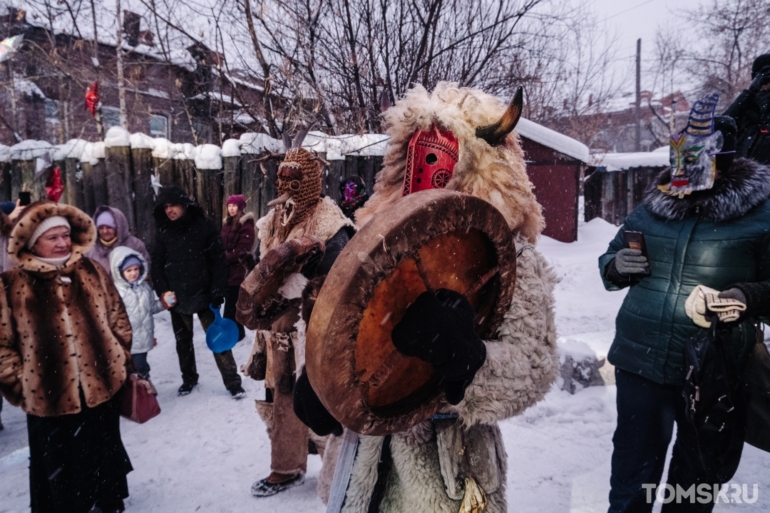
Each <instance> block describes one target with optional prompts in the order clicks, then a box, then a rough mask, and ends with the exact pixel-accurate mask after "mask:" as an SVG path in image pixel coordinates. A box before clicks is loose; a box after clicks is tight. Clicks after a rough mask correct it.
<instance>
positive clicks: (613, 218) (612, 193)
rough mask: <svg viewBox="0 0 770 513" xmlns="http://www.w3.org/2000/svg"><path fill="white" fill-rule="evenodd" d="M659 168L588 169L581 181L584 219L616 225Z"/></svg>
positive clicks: (637, 202)
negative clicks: (595, 219)
mask: <svg viewBox="0 0 770 513" xmlns="http://www.w3.org/2000/svg"><path fill="white" fill-rule="evenodd" d="M658 173H660V168H651V167H649V168H648V167H637V168H633V169H627V170H622V171H610V172H606V171H599V170H598V169H597V168H595V167H591V168H588V171H587V172H586V178H585V180H584V182H583V195H584V199H585V220H586V221H590V220H591V219H594V218H596V217H600V218H602V219H604V220H605V221H607V222H610V223H612V224H614V225H616V226H620V225H621V224H623V220H624V219H625V218H626V216H627V215H628V214H630V213H631V211H632V210H634V209H635V208H636V207H637V206H639V204H640V203H641V202H642V200H643V199H644V193H645V191H646V190H647V188H648V187H649V186H650V184H651V183H652V182H653V181H654V180H655V177H656V176H657V174H658Z"/></svg>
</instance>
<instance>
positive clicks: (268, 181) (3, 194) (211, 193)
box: [0, 146, 382, 246]
mask: <svg viewBox="0 0 770 513" xmlns="http://www.w3.org/2000/svg"><path fill="white" fill-rule="evenodd" d="M104 154H105V156H104V157H103V158H102V157H101V156H99V157H98V158H93V156H92V155H89V156H87V157H84V160H81V159H80V158H75V157H67V158H64V159H61V160H58V161H54V166H59V168H60V170H61V174H62V180H63V181H64V183H65V190H64V194H63V195H62V198H61V200H60V202H61V203H66V204H70V205H74V206H76V207H78V208H80V209H81V210H83V211H85V212H86V213H88V214H93V212H94V210H96V207H98V206H99V205H104V204H107V205H110V206H113V207H115V208H118V209H120V210H122V211H123V213H124V214H125V215H126V217H127V218H128V220H129V224H130V227H131V231H132V233H133V234H134V235H136V236H137V237H139V238H140V239H142V240H143V241H144V242H145V243H146V244H148V246H151V245H152V243H153V241H154V232H155V222H154V219H153V217H152V210H153V207H154V202H155V192H154V190H153V188H152V186H151V175H154V176H155V177H156V178H157V179H158V180H159V181H160V183H161V185H162V186H165V187H168V186H171V185H177V186H179V187H182V188H183V189H184V190H185V191H187V193H188V194H189V195H191V197H193V198H194V199H195V200H196V202H198V204H199V205H201V207H203V209H204V210H205V211H206V214H207V215H208V216H209V217H211V218H212V219H213V220H214V221H215V222H216V223H217V224H220V225H221V222H222V220H223V218H224V217H225V215H226V206H225V201H226V199H227V197H228V196H230V195H231V194H243V195H244V196H245V197H246V205H247V208H246V210H247V211H250V212H253V213H254V214H255V215H256V216H258V217H261V216H264V215H265V214H266V213H267V212H268V210H269V208H268V206H267V204H268V203H269V202H270V201H271V200H273V199H275V197H276V187H275V181H276V172H277V171H278V165H279V164H280V162H281V160H282V159H283V155H277V154H273V153H268V152H265V153H261V154H248V153H244V154H242V155H240V156H227V157H223V158H222V159H221V161H222V165H221V167H220V168H218V169H205V168H198V167H197V166H196V163H195V160H194V159H193V158H189V157H185V156H183V155H179V154H177V155H175V156H173V157H170V158H161V157H158V156H153V150H152V149H150V148H143V147H138V148H132V147H127V146H117V147H108V148H105V151H104ZM320 156H321V157H324V156H325V155H324V154H320ZM85 159H90V160H85ZM35 165H36V161H35V160H34V159H32V160H11V161H9V162H0V201H7V200H15V199H16V198H17V197H18V194H19V191H22V190H28V191H30V192H31V193H32V199H33V201H35V200H39V199H43V198H45V181H46V180H47V178H48V173H49V172H50V171H46V172H44V173H41V175H40V176H38V177H35ZM381 168H382V157H381V156H350V155H348V156H345V159H344V160H332V161H331V162H330V166H328V168H327V169H326V170H325V171H324V175H323V193H324V194H325V195H327V196H329V197H330V198H332V199H334V200H335V201H336V200H338V199H339V183H340V180H341V179H344V178H347V177H349V176H352V175H359V176H361V177H362V179H363V180H364V183H365V184H366V187H367V191H368V192H369V194H371V193H372V188H373V186H374V177H375V175H376V174H377V172H379V170H380V169H381Z"/></svg>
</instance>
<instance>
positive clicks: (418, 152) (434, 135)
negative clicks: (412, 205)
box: [404, 87, 523, 196]
mask: <svg viewBox="0 0 770 513" xmlns="http://www.w3.org/2000/svg"><path fill="white" fill-rule="evenodd" d="M522 105H523V94H522V89H521V87H519V89H518V90H517V91H516V94H515V95H514V97H513V100H512V101H511V103H510V105H508V108H507V109H506V111H505V113H504V114H503V116H502V117H501V118H500V120H499V121H497V122H496V123H493V124H491V125H486V126H481V127H478V128H476V137H478V138H480V139H483V140H484V141H486V142H487V143H488V144H489V145H490V146H497V145H498V144H500V143H501V142H503V141H504V140H505V138H506V137H507V136H508V134H509V133H511V132H512V131H513V129H514V128H515V127H516V123H518V121H519V118H520V117H521V109H522ZM459 152H460V144H459V142H458V140H457V138H456V137H455V135H454V134H453V133H452V132H451V131H449V130H445V129H441V128H439V127H438V126H436V125H433V126H431V128H430V130H427V131H425V130H420V131H416V132H414V134H413V135H412V137H411V139H410V140H409V149H408V150H407V154H406V172H405V173H404V196H406V195H407V194H411V193H413V192H419V191H424V190H428V189H443V188H445V187H446V186H447V184H448V183H449V181H450V180H451V179H452V175H453V174H454V168H455V164H457V161H458V160H459V159H460V155H459Z"/></svg>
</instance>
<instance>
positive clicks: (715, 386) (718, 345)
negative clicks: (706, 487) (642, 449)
mask: <svg viewBox="0 0 770 513" xmlns="http://www.w3.org/2000/svg"><path fill="white" fill-rule="evenodd" d="M730 334H731V330H730V327H729V325H727V324H724V323H719V322H716V321H713V322H712V326H711V328H709V329H702V330H700V331H699V332H698V334H697V335H695V336H693V337H690V338H689V339H688V340H687V341H686V342H685V345H684V362H685V372H686V377H685V384H684V388H683V390H682V393H683V395H684V400H685V405H686V410H685V417H686V419H687V423H686V425H684V426H679V429H681V430H682V431H684V432H683V433H682V434H685V435H689V436H682V437H679V438H678V439H677V443H681V444H683V447H682V449H684V450H683V454H684V456H685V459H686V460H687V465H688V467H689V468H690V469H691V470H692V471H693V472H695V473H696V475H698V476H699V477H701V482H708V483H725V482H727V481H729V480H730V479H731V478H732V477H733V475H734V474H735V471H736V470H737V469H738V463H740V460H741V453H742V451H743V441H744V439H745V437H746V399H745V395H744V389H743V384H742V383H741V380H740V375H739V372H738V365H737V363H736V361H735V357H734V355H733V351H732V349H731V348H730V344H731V336H730Z"/></svg>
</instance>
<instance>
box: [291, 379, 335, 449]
mask: <svg viewBox="0 0 770 513" xmlns="http://www.w3.org/2000/svg"><path fill="white" fill-rule="evenodd" d="M294 414H295V415H296V416H297V418H298V419H299V420H301V421H302V423H303V424H305V425H306V426H307V427H309V428H310V429H312V430H313V432H314V433H315V434H317V435H318V436H326V435H328V434H334V435H336V436H340V435H341V434H342V424H340V423H339V422H338V421H337V419H335V418H334V417H332V415H331V413H329V410H327V409H326V407H325V406H324V405H323V403H321V400H320V399H319V398H318V396H317V395H316V393H315V390H313V387H312V386H311V385H310V380H309V379H308V377H307V371H306V370H304V369H303V370H302V374H301V375H300V377H299V379H297V382H296V383H295V384H294Z"/></svg>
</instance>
